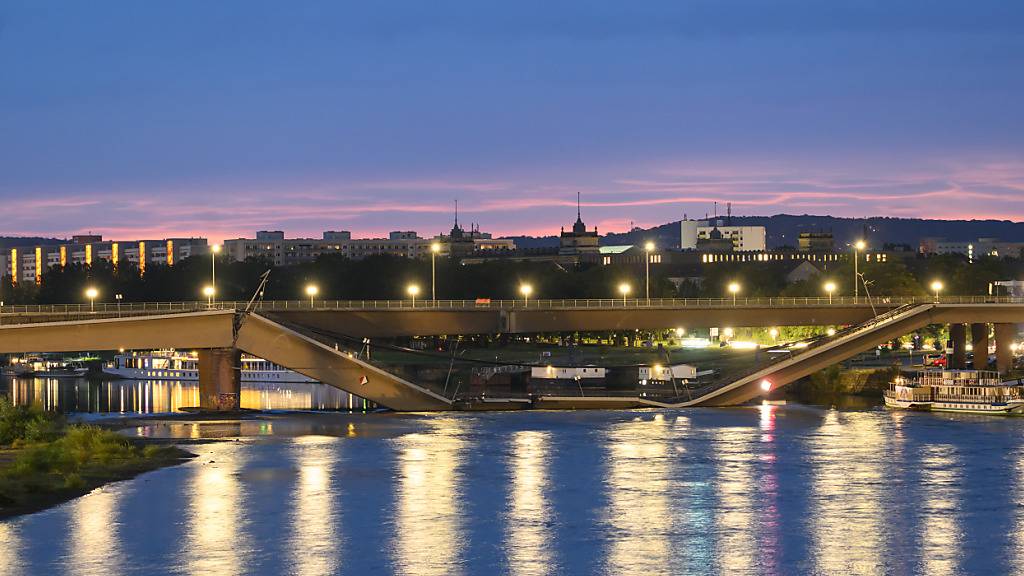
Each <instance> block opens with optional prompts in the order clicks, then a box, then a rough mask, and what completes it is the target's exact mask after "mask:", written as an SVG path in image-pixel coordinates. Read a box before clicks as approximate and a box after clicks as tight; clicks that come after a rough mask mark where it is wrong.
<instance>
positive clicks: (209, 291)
mask: <svg viewBox="0 0 1024 576" xmlns="http://www.w3.org/2000/svg"><path fill="white" fill-rule="evenodd" d="M216 293H217V289H216V288H214V287H213V286H203V296H206V305H207V306H209V307H210V308H213V296H214V295H215V294H216Z"/></svg>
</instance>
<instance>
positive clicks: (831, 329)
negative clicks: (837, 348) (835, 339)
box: [825, 326, 836, 338]
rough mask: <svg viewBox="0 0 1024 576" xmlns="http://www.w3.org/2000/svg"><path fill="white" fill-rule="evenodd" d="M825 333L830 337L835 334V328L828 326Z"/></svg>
mask: <svg viewBox="0 0 1024 576" xmlns="http://www.w3.org/2000/svg"><path fill="white" fill-rule="evenodd" d="M825 334H827V335H828V336H829V337H830V338H831V337H832V336H835V335H836V329H835V328H832V327H831V326H830V327H829V329H828V330H825Z"/></svg>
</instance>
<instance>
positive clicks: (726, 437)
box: [712, 427, 758, 574]
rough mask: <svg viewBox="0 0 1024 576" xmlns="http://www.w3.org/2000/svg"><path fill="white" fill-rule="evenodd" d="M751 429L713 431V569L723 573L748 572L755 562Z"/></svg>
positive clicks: (754, 488) (754, 486)
mask: <svg viewBox="0 0 1024 576" xmlns="http://www.w3.org/2000/svg"><path fill="white" fill-rule="evenodd" d="M757 438H758V433H757V430H756V429H754V428H733V427H729V428H718V429H716V430H715V431H714V432H713V433H712V440H713V448H714V455H715V456H714V457H715V460H716V461H717V465H716V478H715V483H716V486H717V492H718V509H717V513H716V515H715V521H716V524H717V529H718V530H717V532H718V540H717V542H716V549H715V556H716V558H715V560H716V564H717V566H716V568H717V571H718V572H719V573H722V574H747V573H750V572H752V571H753V568H754V567H755V566H756V565H757V558H756V556H755V552H756V544H757V537H756V530H757V526H756V525H755V516H754V492H755V490H756V485H755V483H754V479H755V469H754V458H755V456H754V452H755V441H756V440H757Z"/></svg>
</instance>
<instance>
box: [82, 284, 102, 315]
mask: <svg viewBox="0 0 1024 576" xmlns="http://www.w3.org/2000/svg"><path fill="white" fill-rule="evenodd" d="M99 295H100V291H99V290H97V289H95V288H93V287H92V286H90V287H88V288H86V289H85V297H86V298H88V299H89V311H90V312H95V311H96V297H97V296H99Z"/></svg>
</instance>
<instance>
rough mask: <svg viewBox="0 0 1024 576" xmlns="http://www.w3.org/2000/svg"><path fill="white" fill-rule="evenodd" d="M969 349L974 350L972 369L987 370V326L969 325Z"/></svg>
mask: <svg viewBox="0 0 1024 576" xmlns="http://www.w3.org/2000/svg"><path fill="white" fill-rule="evenodd" d="M971 347H972V348H973V349H974V369H975V370H985V369H987V368H988V324H984V323H982V324H971Z"/></svg>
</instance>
